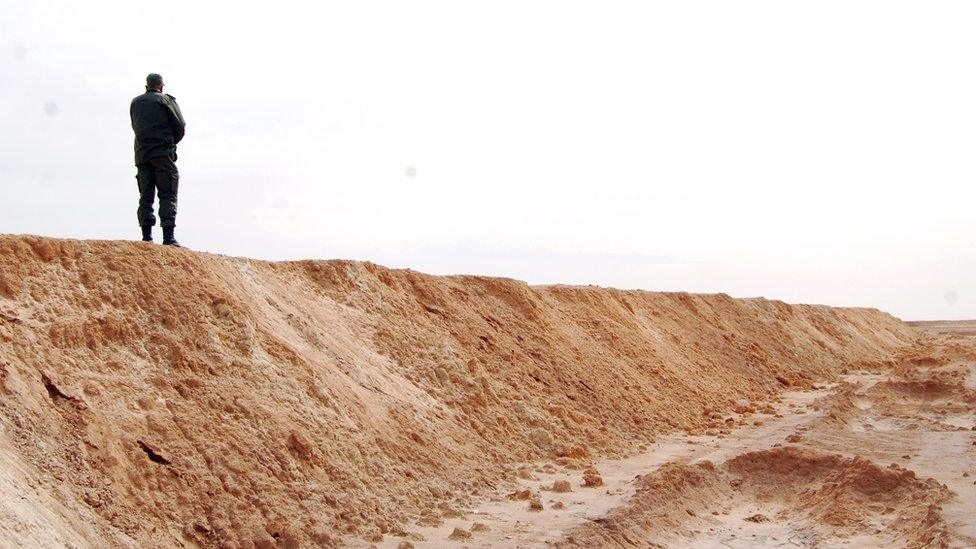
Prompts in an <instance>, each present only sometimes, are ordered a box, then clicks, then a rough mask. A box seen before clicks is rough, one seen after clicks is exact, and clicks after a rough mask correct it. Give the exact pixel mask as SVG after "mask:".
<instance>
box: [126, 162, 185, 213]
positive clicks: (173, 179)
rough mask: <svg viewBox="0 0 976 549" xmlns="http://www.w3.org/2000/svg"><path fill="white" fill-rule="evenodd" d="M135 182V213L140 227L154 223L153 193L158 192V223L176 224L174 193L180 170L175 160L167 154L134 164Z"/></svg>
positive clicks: (177, 185) (177, 189) (178, 187)
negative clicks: (136, 207)
mask: <svg viewBox="0 0 976 549" xmlns="http://www.w3.org/2000/svg"><path fill="white" fill-rule="evenodd" d="M136 169H137V170H138V173H136V182H137V183H139V209H138V210H137V211H136V215H137V216H138V218H139V226H140V227H152V226H153V225H155V224H156V216H155V215H153V200H154V199H155V197H154V195H155V194H157V193H158V194H159V225H160V226H161V227H175V226H176V195H177V193H178V192H179V189H180V172H179V170H177V169H176V162H173V160H172V159H171V158H169V157H167V156H160V157H157V158H150V159H149V161H148V162H144V163H142V164H139V165H137V166H136Z"/></svg>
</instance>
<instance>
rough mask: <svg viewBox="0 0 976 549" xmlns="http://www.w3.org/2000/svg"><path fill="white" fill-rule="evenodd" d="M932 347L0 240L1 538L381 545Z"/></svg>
mask: <svg viewBox="0 0 976 549" xmlns="http://www.w3.org/2000/svg"><path fill="white" fill-rule="evenodd" d="M649 284H653V281H649ZM922 337H925V336H922V335H921V334H920V333H918V332H916V331H915V330H913V329H911V328H910V327H909V326H907V325H906V324H904V323H903V322H901V321H900V320H898V319H896V318H894V317H892V316H890V315H888V314H886V313H883V312H881V311H878V310H873V309H843V308H831V307H824V306H810V305H788V304H785V303H782V302H777V301H767V300H764V299H732V298H730V297H729V296H726V295H722V294H719V295H692V294H685V293H651V292H641V291H620V290H614V289H604V288H596V287H567V286H547V287H532V286H528V285H526V284H524V283H522V282H519V281H516V280H510V279H500V278H485V277H476V276H451V277H438V276H430V275H425V274H421V273H417V272H413V271H409V270H392V269H387V268H384V267H381V266H378V265H374V264H371V263H361V262H353V261H300V262H286V263H269V262H262V261H254V260H249V259H240V258H230V257H223V256H217V255H210V254H204V253H196V252H192V251H188V250H180V249H170V248H164V247H161V246H151V245H146V244H142V243H135V242H104V241H74V240H57V239H49V238H39V237H32V236H0V440H2V442H3V444H2V445H0V485H2V486H3V487H4V500H3V502H2V504H0V519H2V520H0V524H2V526H0V537H3V538H6V539H10V540H14V542H25V543H28V544H40V545H46V544H49V543H58V542H69V543H74V544H76V545H79V546H86V545H94V546H104V545H126V544H132V545H139V546H175V545H179V544H180V543H187V542H195V543H198V544H200V545H204V546H218V545H220V544H222V543H228V544H230V545H248V544H257V545H262V544H264V545H268V544H273V543H276V544H278V545H280V546H295V545H298V544H302V545H305V544H322V545H329V544H332V543H338V542H342V541H343V540H371V539H372V540H378V539H381V538H382V536H381V534H382V533H386V532H393V533H399V532H402V531H403V530H410V528H411V525H412V524H414V523H415V522H416V520H417V518H418V517H419V516H420V515H419V514H420V513H421V512H424V513H426V514H427V516H430V515H431V514H435V515H448V516H449V515H450V514H451V513H453V512H455V510H456V509H457V508H459V507H463V506H464V505H466V504H467V503H468V502H470V501H471V498H477V497H478V496H479V495H480V494H484V493H486V492H488V491H490V490H492V489H494V488H495V487H497V486H498V485H499V484H501V483H503V482H505V481H506V479H509V478H514V475H515V474H516V472H515V470H514V469H513V467H512V465H511V464H513V463H515V462H520V461H531V460H545V459H552V458H557V457H560V456H561V457H563V458H568V459H573V460H577V461H579V462H580V463H585V462H587V461H588V460H592V459H596V458H606V457H614V456H621V455H624V454H626V453H628V452H631V451H633V450H634V448H635V447H636V446H637V445H639V444H641V443H643V442H646V441H648V440H651V439H653V437H654V436H655V435H659V434H662V433H668V432H674V431H677V430H686V431H688V432H691V433H703V432H705V431H706V430H709V429H716V428H722V427H724V425H721V424H720V423H719V422H718V420H717V419H716V417H717V416H720V415H721V413H722V412H724V411H728V410H731V409H732V408H734V407H735V406H736V403H737V402H739V405H740V406H742V404H743V403H742V402H740V401H749V405H750V406H762V405H763V404H764V403H769V402H772V401H775V400H776V399H777V398H778V396H777V395H778V394H779V393H780V391H782V390H783V389H784V388H785V387H793V388H797V387H801V388H802V387H808V386H810V385H811V383H812V380H814V379H827V380H830V379H834V378H835V377H836V376H837V374H838V373H840V372H841V371H842V370H844V369H845V368H857V367H865V366H868V367H873V366H884V365H885V364H887V365H892V364H894V363H895V362H896V361H898V360H901V359H911V356H910V354H906V353H909V351H908V349H909V348H910V347H911V346H912V345H913V344H915V343H916V342H917V341H918V340H919V338H922ZM906 357H907V358H906ZM837 467H848V464H846V463H838V464H837ZM12 494H18V496H17V497H16V498H14V497H13V496H12Z"/></svg>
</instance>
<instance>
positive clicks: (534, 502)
mask: <svg viewBox="0 0 976 549" xmlns="http://www.w3.org/2000/svg"><path fill="white" fill-rule="evenodd" d="M529 510H530V511H541V510H542V500H541V499H539V498H538V497H534V498H532V499H531V500H529Z"/></svg>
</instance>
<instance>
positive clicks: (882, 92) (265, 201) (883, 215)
mask: <svg viewBox="0 0 976 549" xmlns="http://www.w3.org/2000/svg"><path fill="white" fill-rule="evenodd" d="M973 28H976V4H974V3H972V2H969V1H957V2H952V1H948V2H897V1H878V2H851V1H844V2H831V1H827V2H802V3H800V2H784V1H769V2H727V1H716V2H695V1H692V2H597V1H592V2H567V1H559V2H531V1H520V2H503V1H493V2H477V3H476V2H463V1H457V0H455V1H445V2H369V1H362V2H341V3H340V2H287V1H280V2H254V3H249V2H211V1H208V2H200V1H195V2H189V1H180V0H168V1H167V2H164V3H145V2H132V1H131V0H128V1H124V2H123V1H120V2H114V1H113V2H100V1H86V2H78V1H28V0H0V75H2V76H0V120H2V121H3V131H2V132H0V191H2V195H0V196H2V197H0V232H4V233H34V234H43V235H51V236H60V237H71V238H110V239H136V238H138V227H137V223H136V219H135V207H136V199H137V192H136V185H135V179H134V175H135V168H134V166H132V135H131V129H130V127H129V120H128V104H129V100H130V99H131V98H132V97H133V96H135V95H137V94H138V93H140V92H141V91H142V86H143V81H144V78H145V75H146V73H148V72H160V73H162V74H163V76H164V78H165V80H166V84H167V87H166V91H167V92H168V93H171V94H173V95H174V96H176V97H177V99H178V100H179V103H180V105H181V107H182V109H183V112H184V114H185V116H186V119H187V134H186V139H185V140H184V142H183V143H182V144H181V146H180V151H179V152H180V160H179V163H178V164H179V168H180V172H181V187H180V212H179V216H178V219H177V224H178V229H177V236H178V237H179V239H180V240H181V241H182V242H183V243H184V244H186V245H187V246H189V247H191V248H193V249H196V250H203V251H211V252H217V253H225V254H232V255H246V256H250V257H256V258H265V259H292V258H321V259H325V258H336V257H341V258H351V259H360V260H371V261H375V262H377V263H381V264H385V265H388V266H393V267H410V268H413V269H417V270H420V271H426V272H431V273H438V274H446V273H473V274H489V275H502V276H511V277H515V278H520V279H523V280H527V281H528V282H530V283H553V282H564V283H575V284H585V283H592V284H599V285H604V286H615V287H620V288H643V289H648V290H687V291H695V292H726V293H729V294H731V295H733V296H736V297H745V296H756V295H763V296H766V297H769V298H776V299H784V300H787V301H791V302H814V303H826V304H832V305H861V306H874V307H879V308H882V309H885V310H888V311H890V312H892V313H894V314H896V315H898V316H900V317H902V318H906V319H916V318H976V218H974V204H976V185H974V183H976V162H974V158H976V157H974V147H976V101H974V100H973V98H974V97H976V70H974V67H976V33H974V32H973V31H972V30H973ZM157 233H158V229H157ZM157 240H158V234H157Z"/></svg>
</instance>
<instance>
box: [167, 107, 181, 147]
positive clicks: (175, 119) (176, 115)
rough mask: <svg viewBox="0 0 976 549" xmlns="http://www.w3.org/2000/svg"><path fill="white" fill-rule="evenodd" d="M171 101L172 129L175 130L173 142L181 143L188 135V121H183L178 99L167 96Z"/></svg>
mask: <svg viewBox="0 0 976 549" xmlns="http://www.w3.org/2000/svg"><path fill="white" fill-rule="evenodd" d="M167 97H169V101H168V102H167V103H168V105H169V114H170V122H169V123H170V127H172V129H173V142H174V143H179V142H180V140H181V139H183V135H184V134H185V133H186V121H185V120H183V113H182V112H180V106H179V105H177V104H176V98H174V97H173V96H172V95H167Z"/></svg>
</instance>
